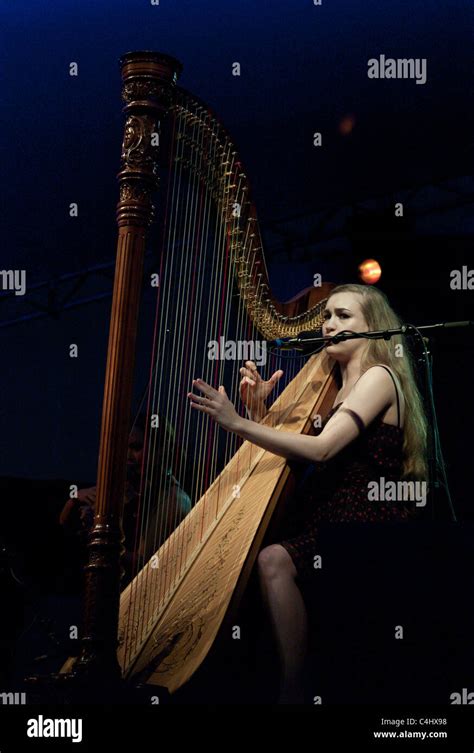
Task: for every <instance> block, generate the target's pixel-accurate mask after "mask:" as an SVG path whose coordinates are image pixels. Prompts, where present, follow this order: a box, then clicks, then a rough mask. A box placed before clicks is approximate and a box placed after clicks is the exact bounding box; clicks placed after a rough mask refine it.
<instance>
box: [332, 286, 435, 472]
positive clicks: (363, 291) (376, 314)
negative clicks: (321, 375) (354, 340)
mask: <svg viewBox="0 0 474 753" xmlns="http://www.w3.org/2000/svg"><path fill="white" fill-rule="evenodd" d="M336 293H355V294H356V295H358V296H360V298H361V308H362V313H363V315H364V318H365V321H366V322H367V325H368V328H369V331H370V330H377V329H392V328H395V327H400V326H401V324H402V322H401V321H400V319H399V318H398V316H397V314H396V313H395V311H394V310H393V309H392V307H391V306H390V304H389V302H388V299H387V296H386V295H385V293H382V291H381V290H379V289H378V288H374V287H373V286H371V285H369V286H365V285H356V284H353V283H349V284H346V285H338V286H337V287H336V288H334V289H333V290H331V293H330V295H329V297H331V296H333V295H335V294H336ZM397 346H398V347H397ZM400 356H401V357H400ZM378 363H383V364H385V365H386V366H388V367H389V368H390V369H392V371H394V372H395V374H396V376H397V377H398V381H399V383H400V386H401V389H402V392H403V396H404V398H405V406H406V407H405V424H404V436H403V474H402V477H403V478H411V479H427V431H428V430H427V420H426V415H425V411H424V408H423V400H422V398H421V395H420V392H419V390H418V387H417V384H416V379H415V372H414V368H413V360H412V355H411V353H410V350H409V348H408V345H407V343H406V340H405V336H404V335H394V336H393V337H392V338H391V339H390V340H383V339H380V340H367V348H366V350H365V352H364V354H363V356H362V361H361V367H362V374H363V373H364V372H365V371H367V369H369V368H370V367H371V366H374V365H375V364H378Z"/></svg>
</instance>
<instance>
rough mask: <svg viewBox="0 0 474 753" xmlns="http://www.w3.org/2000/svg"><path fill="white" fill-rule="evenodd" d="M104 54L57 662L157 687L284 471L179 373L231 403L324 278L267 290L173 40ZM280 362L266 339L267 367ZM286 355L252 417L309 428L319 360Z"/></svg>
mask: <svg viewBox="0 0 474 753" xmlns="http://www.w3.org/2000/svg"><path fill="white" fill-rule="evenodd" d="M120 63H121V72H122V82H123V83H122V97H123V100H124V102H125V107H124V114H125V127H124V138H123V145H122V154H121V169H120V172H119V174H118V180H119V186H120V199H119V202H118V209H117V221H118V247H117V262H116V272H115V281H114V292H113V301H112V313H111V323H110V334H109V345H108V356H107V367H106V378H105V390H104V402H103V412H102V427H101V440H100V453H99V471H98V493H97V499H98V502H97V509H96V516H95V520H94V526H93V529H92V532H91V535H90V539H89V545H88V546H89V563H88V565H87V567H86V570H85V591H86V598H85V611H84V629H83V638H82V649H81V653H80V655H79V657H78V658H77V659H75V660H74V661H70V662H69V663H68V664H67V665H66V666H65V667H64V668H63V670H64V671H65V672H66V671H67V672H70V673H72V674H74V673H76V674H77V673H81V672H82V673H84V672H85V673H86V674H87V675H88V676H91V677H93V676H96V677H98V676H99V675H100V676H101V677H103V674H104V672H105V673H106V674H107V675H108V676H110V677H115V678H122V679H123V678H125V679H127V680H131V681H133V680H134V679H136V680H138V679H139V680H140V682H146V683H150V684H156V685H159V686H162V687H165V688H167V689H168V690H169V691H170V692H173V691H175V690H176V689H177V688H179V687H180V686H181V685H182V684H183V683H185V682H186V681H187V679H188V678H189V677H190V676H191V675H192V674H193V672H194V671H195V670H196V669H197V667H199V665H200V664H201V662H202V661H203V660H204V658H205V656H206V654H207V653H208V651H209V649H210V647H211V645H212V644H213V641H214V640H215V637H216V635H217V634H218V631H219V629H220V628H221V626H222V624H223V623H224V622H225V619H226V617H227V616H228V615H229V614H232V610H233V609H234V608H235V606H236V604H237V603H238V600H239V598H240V596H241V594H242V592H243V590H244V588H245V584H246V582H247V579H248V577H249V574H250V572H251V569H252V566H253V564H254V562H255V559H256V556H257V554H258V551H259V548H260V546H261V544H262V541H263V539H264V536H265V532H266V530H267V528H268V526H269V523H270V521H271V520H272V518H273V516H274V515H275V514H276V512H277V510H278V509H279V507H280V505H281V504H282V501H283V500H284V498H285V494H286V493H288V489H289V488H290V487H291V480H292V474H293V471H292V469H291V468H290V465H289V464H288V463H287V462H286V460H285V459H284V458H282V457H278V456H275V455H272V454H271V453H269V452H265V451H264V450H262V449H260V448H259V447H257V446H255V445H252V444H251V443H249V442H243V443H242V442H241V440H239V439H238V438H237V437H235V436H234V435H231V434H226V432H224V431H222V430H221V429H219V428H218V427H217V425H215V424H213V423H212V421H211V420H210V419H209V418H208V417H207V416H205V415H204V414H202V413H199V412H195V411H191V410H190V408H189V405H188V403H187V399H186V394H187V392H189V391H190V389H191V380H192V379H193V378H194V377H198V376H199V377H201V378H203V379H205V380H206V381H208V382H210V383H211V384H213V386H215V387H217V385H218V384H224V385H225V386H226V390H227V393H228V395H229V397H230V398H231V399H232V400H233V401H234V404H236V405H237V403H238V402H239V398H238V390H239V382H240V374H239V367H240V366H241V365H242V361H243V360H245V359H250V360H256V359H255V353H252V352H251V350H249V343H250V344H251V343H254V344H255V347H256V345H257V344H258V342H260V343H263V341H267V340H271V339H274V338H276V337H284V336H294V335H296V334H298V333H299V332H301V331H303V330H311V329H315V328H317V327H319V326H320V325H321V322H322V309H323V307H324V302H325V300H326V298H327V294H328V292H329V291H330V289H331V287H332V286H331V285H330V284H328V283H326V284H324V285H323V286H322V287H319V288H316V287H314V286H309V287H308V289H306V290H305V291H303V293H302V294H300V295H299V296H297V297H296V298H294V299H292V300H291V301H287V302H285V303H283V302H279V301H278V300H276V299H275V297H274V296H273V294H272V291H271V288H270V283H269V278H268V273H267V268H266V265H265V259H264V255H263V249H262V239H261V235H260V231H259V226H258V221H257V215H256V211H255V207H254V205H253V203H252V199H251V195H250V187H249V182H248V179H247V177H246V175H245V171H244V168H243V164H242V162H241V160H240V158H239V156H238V154H237V151H236V149H235V146H234V144H233V142H232V140H231V137H230V135H229V134H228V133H227V131H226V130H225V128H224V127H223V126H222V125H221V124H220V123H219V121H218V119H217V117H216V116H215V115H214V114H213V113H212V111H211V110H210V109H209V108H208V107H207V106H206V105H205V104H204V103H203V102H201V101H200V100H199V99H198V98H196V97H194V96H192V95H191V94H189V93H188V92H186V91H185V90H184V89H182V88H180V87H178V86H177V80H178V77H179V74H180V72H181V65H180V63H179V62H178V61H176V60H175V59H173V58H172V57H170V56H167V55H164V54H158V53H153V52H133V53H128V54H126V55H125V56H124V57H123V58H121V60H120ZM160 183H162V184H163V187H161V190H160V194H159V197H160V206H161V207H162V210H161V212H160V233H159V236H160V237H159V241H158V245H159V270H158V271H157V273H156V274H155V277H154V282H155V293H156V307H155V311H154V312H153V316H154V319H155V331H154V338H153V348H152V354H151V365H150V377H149V381H148V388H147V401H146V403H147V408H146V414H147V424H146V432H145V439H144V460H143V468H142V478H144V479H145V481H144V482H142V483H143V485H144V486H143V488H144V489H145V492H144V493H143V494H142V497H141V509H140V515H139V522H138V524H137V528H138V527H141V530H142V531H146V536H147V537H148V538H147V540H148V541H149V540H150V538H151V544H150V546H149V547H148V549H147V548H146V547H145V550H146V551H143V550H142V551H141V552H140V553H139V554H138V555H137V557H136V561H135V567H134V573H133V577H132V579H131V580H130V582H129V583H128V585H127V586H126V587H125V588H124V589H123V590H122V591H121V588H120V553H121V542H122V540H123V536H122V529H121V519H122V515H123V496H124V485H125V481H126V470H125V468H126V456H127V439H128V431H129V419H130V414H131V402H132V386H133V364H134V354H135V341H136V331H137V322H138V313H139V301H140V291H141V289H142V276H143V263H144V262H143V260H144V252H145V242H146V238H147V230H148V228H149V227H150V226H151V223H152V217H153V212H154V207H153V204H152V194H153V192H154V191H155V190H156V189H157V188H158V186H159V184H160ZM149 283H150V280H147V281H146V284H149ZM229 344H230V346H231V347H230V348H229V347H228V346H229ZM242 344H243V345H242ZM245 344H246V346H247V350H246V351H245ZM239 345H242V347H243V349H244V350H243V351H242V352H240V351H239V350H238V348H239ZM233 348H234V350H232V349H233ZM235 349H236V350H235ZM211 350H212V353H211ZM260 352H262V351H260ZM267 356H268V353H267ZM261 360H263V358H262V359H261ZM278 366H279V364H278V361H277V357H276V356H275V355H273V354H271V355H270V356H269V363H267V364H266V368H267V369H269V372H268V374H267V375H266V378H268V376H269V374H271V373H272V372H273V371H274V370H275V369H276V368H278ZM284 370H285V378H286V382H285V384H283V382H281V386H282V388H281V390H280V392H279V394H277V395H274V396H273V397H274V401H273V403H272V405H271V407H270V408H269V410H268V413H267V415H266V416H265V417H264V418H263V419H262V420H263V421H264V422H265V423H266V424H267V425H269V426H272V427H275V428H276V429H283V430H285V431H291V432H305V433H308V432H309V431H311V428H312V418H313V416H314V414H321V415H324V414H325V413H326V412H327V411H328V410H329V408H330V407H331V405H332V403H333V400H334V397H335V393H336V391H337V385H336V382H335V376H334V371H333V365H332V363H331V361H330V359H329V357H328V356H327V355H326V354H323V353H320V354H318V355H313V356H311V357H310V358H309V359H306V361H305V362H304V363H303V365H302V362H301V360H297V361H296V362H295V360H294V359H293V360H291V359H289V360H288V362H287V363H285V367H284ZM154 417H155V418H157V417H158V424H159V420H160V417H161V419H163V417H164V418H165V420H166V422H167V424H168V425H171V426H172V427H173V431H174V432H175V435H176V437H177V441H176V442H175V443H173V444H168V445H167V446H165V447H163V446H162V447H161V448H160V453H159V454H160V458H161V461H162V466H163V467H162V469H161V471H160V469H159V468H158V469H157V464H156V454H157V438H156V432H155V428H156V426H153V423H152V422H153V418H154ZM163 468H171V469H172V470H173V476H174V477H176V478H178V479H179V480H181V481H182V479H186V480H185V481H182V484H183V487H184V488H185V491H186V493H187V494H188V495H189V497H190V499H191V502H192V509H191V511H190V512H189V513H188V514H187V515H185V516H184V517H182V518H179V516H176V518H175V520H174V525H172V526H171V528H172V529H173V530H167V529H166V525H165V524H164V523H163V510H162V509H161V508H160V505H161V502H160V503H158V502H157V500H162V499H163V497H165V498H166V494H164V495H163V494H162V493H161V492H162V491H163V490H162V489H161V488H160V487H161V486H162V484H164V483H165V482H164V481H163V482H162V479H163V478H164V475H163V473H162V470H163ZM153 475H154V477H155V478H154V481H155V483H153V479H152V480H151V482H150V476H153ZM147 482H148V483H147ZM150 488H151V489H153V492H150V493H149V494H148V497H147V490H148V492H149V491H150ZM167 520H168V521H169V515H168V517H167ZM150 532H151V535H150Z"/></svg>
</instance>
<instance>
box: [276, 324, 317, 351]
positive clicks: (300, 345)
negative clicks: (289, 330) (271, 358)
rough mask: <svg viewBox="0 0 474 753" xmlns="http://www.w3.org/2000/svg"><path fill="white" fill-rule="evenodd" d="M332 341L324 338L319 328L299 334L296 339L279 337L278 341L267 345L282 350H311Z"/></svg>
mask: <svg viewBox="0 0 474 753" xmlns="http://www.w3.org/2000/svg"><path fill="white" fill-rule="evenodd" d="M330 340H331V338H330V337H323V331H322V329H321V328H319V329H312V330H306V331H305V332H299V333H298V335H297V336H296V337H278V338H277V339H276V340H267V345H268V346H269V347H274V348H280V350H311V349H312V348H314V346H315V345H319V344H320V343H325V342H328V341H330Z"/></svg>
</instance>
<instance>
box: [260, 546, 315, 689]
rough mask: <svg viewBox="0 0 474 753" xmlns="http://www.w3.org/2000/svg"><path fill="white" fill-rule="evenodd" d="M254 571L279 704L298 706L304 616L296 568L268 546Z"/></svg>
mask: <svg viewBox="0 0 474 753" xmlns="http://www.w3.org/2000/svg"><path fill="white" fill-rule="evenodd" d="M258 569H259V577H260V585H261V588H262V594H263V598H264V601H265V605H266V607H267V609H268V612H269V616H270V620H271V623H272V627H273V631H274V635H275V638H276V642H277V647H278V653H279V655H280V661H281V669H282V678H281V687H280V698H279V703H302V702H303V672H304V666H305V660H306V652H307V641H308V617H307V613H306V607H305V604H304V601H303V597H302V595H301V591H300V589H299V588H298V586H297V585H296V583H295V578H296V575H297V572H296V568H295V566H294V563H293V560H292V559H291V557H290V555H289V554H288V552H287V551H286V549H285V548H284V547H282V546H281V545H280V544H272V545H271V546H268V547H266V548H265V549H262V551H261V552H260V554H259V557H258Z"/></svg>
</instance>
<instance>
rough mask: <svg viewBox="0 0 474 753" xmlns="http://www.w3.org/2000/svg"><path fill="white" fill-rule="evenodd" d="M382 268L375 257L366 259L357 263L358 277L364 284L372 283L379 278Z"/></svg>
mask: <svg viewBox="0 0 474 753" xmlns="http://www.w3.org/2000/svg"><path fill="white" fill-rule="evenodd" d="M381 275H382V270H381V268H380V264H379V263H378V261H375V259H366V260H365V261H363V262H362V263H361V264H359V277H360V279H361V280H362V282H365V284H366V285H374V284H375V283H376V282H378V281H379V280H380V277H381Z"/></svg>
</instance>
